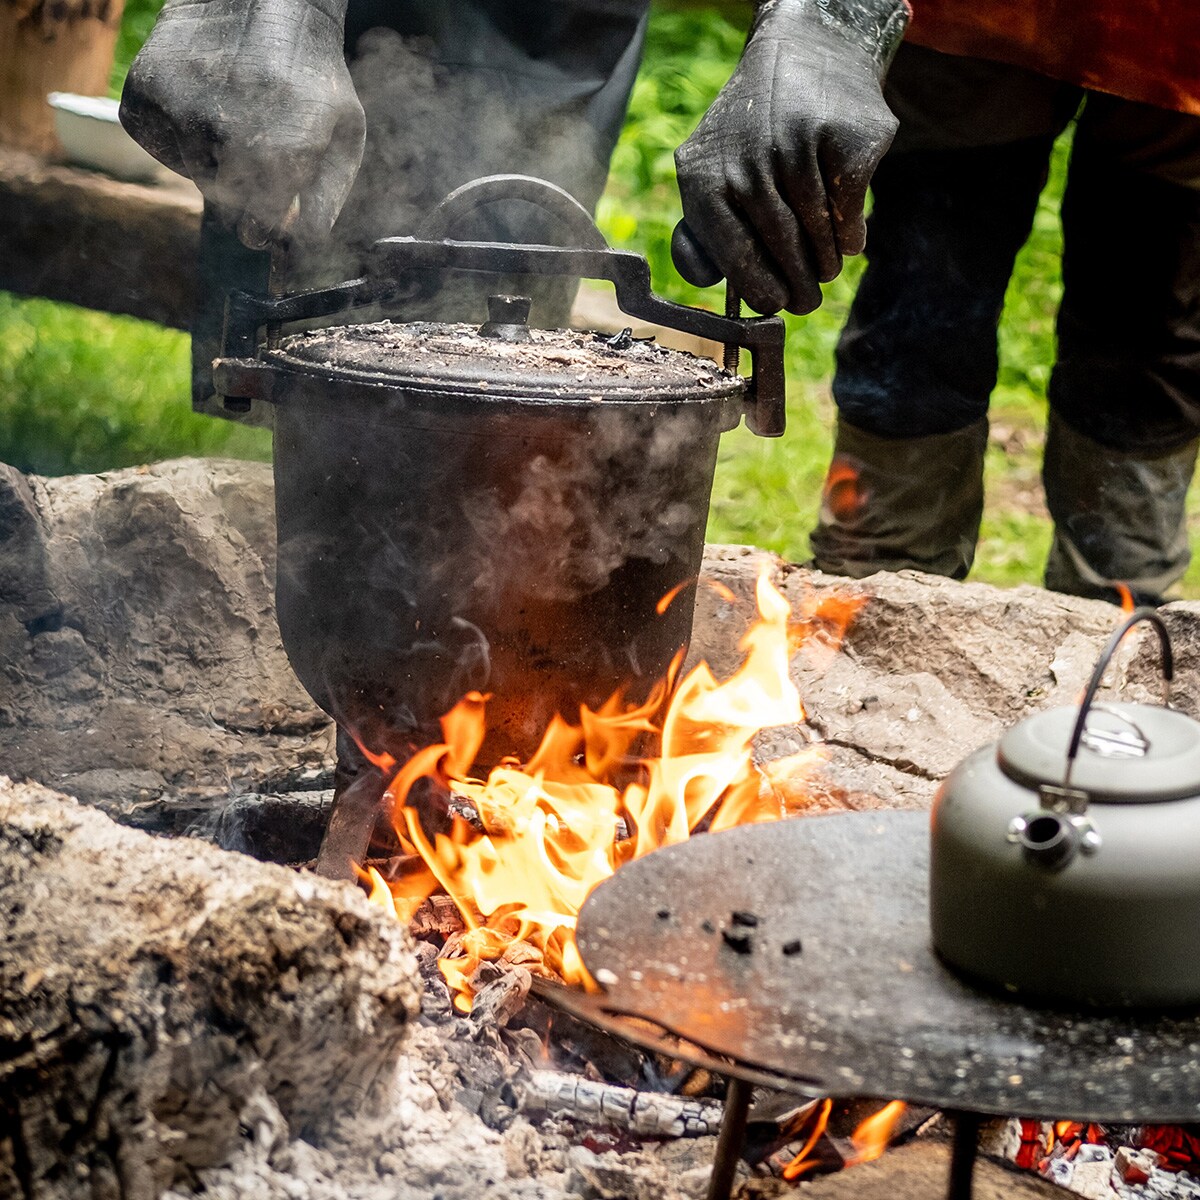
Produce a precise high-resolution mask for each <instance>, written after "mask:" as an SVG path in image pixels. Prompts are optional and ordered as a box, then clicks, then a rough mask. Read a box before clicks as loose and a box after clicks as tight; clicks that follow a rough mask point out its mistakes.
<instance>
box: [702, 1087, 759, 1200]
mask: <svg viewBox="0 0 1200 1200" xmlns="http://www.w3.org/2000/svg"><path fill="white" fill-rule="evenodd" d="M751 1091H752V1088H751V1086H750V1084H748V1083H747V1082H746V1081H745V1080H744V1079H730V1081H729V1087H728V1089H727V1090H726V1092H725V1115H724V1116H723V1117H722V1118H721V1132H720V1133H719V1134H718V1135H717V1152H716V1154H715V1155H714V1156H713V1169H712V1175H711V1176H710V1178H709V1181H708V1198H707V1200H729V1193H730V1192H732V1191H733V1180H734V1176H735V1175H736V1174H737V1165H738V1159H739V1158H740V1157H741V1154H742V1146H743V1145H744V1144H745V1141H746V1119H747V1118H748V1117H749V1115H750V1092H751Z"/></svg>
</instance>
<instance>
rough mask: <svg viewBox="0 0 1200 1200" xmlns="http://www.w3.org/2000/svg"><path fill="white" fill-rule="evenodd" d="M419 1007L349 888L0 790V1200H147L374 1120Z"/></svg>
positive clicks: (28, 791) (39, 793) (390, 941)
mask: <svg viewBox="0 0 1200 1200" xmlns="http://www.w3.org/2000/svg"><path fill="white" fill-rule="evenodd" d="M419 989H420V984H419V977H418V975H417V969H416V960H415V956H414V955H413V954H412V951H411V941H410V939H409V937H408V934H407V932H406V931H405V930H404V928H403V927H402V926H401V925H400V924H399V923H398V922H396V921H395V920H393V919H391V918H390V917H388V916H386V915H383V914H382V913H381V912H380V911H379V910H377V909H374V908H372V907H371V906H370V905H369V904H368V903H367V902H366V900H365V898H364V897H363V895H362V893H361V892H360V891H359V889H358V888H356V887H353V886H350V885H341V884H335V883H330V882H327V881H325V880H321V879H317V878H316V877H314V876H310V875H300V874H297V873H295V872H292V871H288V870H285V869H283V868H280V867H272V866H264V865H261V864H259V863H256V862H254V861H253V860H252V859H249V858H246V857H244V856H242V855H235V854H229V853H225V852H223V851H220V850H217V849H215V848H213V847H211V846H207V845H205V844H203V843H201V842H197V841H194V840H192V839H186V838H180V839H163V838H153V837H149V836H147V835H146V834H144V833H140V832H137V831H134V830H130V829H123V828H122V827H120V826H119V825H116V824H114V823H113V822H112V821H110V820H109V819H108V818H107V817H105V816H104V815H103V814H101V813H100V812H97V811H96V810H94V809H91V808H88V807H85V806H83V805H80V804H78V803H76V802H75V801H73V800H70V799H68V798H66V797H63V796H59V795H57V794H55V793H53V792H50V791H48V790H47V789H45V788H42V787H40V786H37V785H32V784H14V783H12V782H11V781H9V780H7V779H5V778H2V777H0V1195H14V1194H20V1195H37V1196H39V1197H47V1198H49V1200H54V1198H56V1197H67V1196H74V1195H78V1194H81V1189H82V1191H84V1192H87V1194H91V1195H109V1194H111V1195H117V1194H120V1195H122V1196H124V1197H126V1198H127V1200H154V1198H156V1197H158V1196H159V1195H160V1194H161V1192H162V1191H163V1189H164V1188H166V1187H169V1186H171V1185H172V1184H175V1183H179V1182H180V1181H183V1180H187V1179H189V1178H191V1177H192V1174H193V1173H194V1172H195V1171H197V1170H200V1169H202V1168H208V1167H217V1166H220V1165H222V1164H223V1163H224V1162H226V1160H227V1159H228V1158H229V1157H230V1156H231V1155H233V1154H234V1153H235V1151H236V1150H237V1148H238V1147H239V1145H240V1144H241V1143H242V1141H243V1140H244V1139H246V1138H250V1139H251V1140H252V1141H255V1142H256V1143H261V1146H262V1147H263V1148H264V1152H266V1151H269V1150H270V1148H271V1147H272V1146H275V1145H277V1144H280V1143H281V1141H282V1139H283V1137H284V1131H285V1128H286V1126H290V1127H291V1128H292V1129H293V1130H294V1131H295V1132H296V1133H298V1134H301V1135H303V1134H305V1133H308V1134H311V1135H314V1136H316V1135H319V1134H320V1132H321V1131H322V1130H323V1129H325V1128H326V1127H327V1126H328V1125H329V1122H330V1120H331V1114H333V1113H334V1112H336V1111H337V1109H338V1108H339V1106H353V1107H354V1108H355V1109H356V1110H362V1111H370V1110H371V1107H372V1104H373V1103H375V1102H376V1101H375V1100H373V1097H375V1096H376V1093H380V1096H379V1097H378V1101H379V1102H382V1094H381V1081H382V1082H383V1083H386V1082H388V1079H389V1077H390V1075H391V1073H392V1072H393V1071H394V1069H395V1066H396V1063H397V1062H398V1059H399V1056H400V1053H401V1050H402V1048H403V1041H404V1038H405V1035H406V1031H407V1028H408V1025H409V1023H410V1022H411V1021H412V1020H413V1018H414V1017H415V1014H416V1011H417V1004H418V995H419ZM284 1123H286V1126H285V1124H284ZM84 1181H88V1182H84Z"/></svg>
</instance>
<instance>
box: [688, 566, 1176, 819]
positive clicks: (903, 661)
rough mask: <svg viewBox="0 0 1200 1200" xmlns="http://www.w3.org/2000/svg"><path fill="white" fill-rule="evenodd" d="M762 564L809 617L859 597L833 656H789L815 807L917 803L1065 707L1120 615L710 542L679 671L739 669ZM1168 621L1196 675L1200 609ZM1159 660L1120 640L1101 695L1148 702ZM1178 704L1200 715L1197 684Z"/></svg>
mask: <svg viewBox="0 0 1200 1200" xmlns="http://www.w3.org/2000/svg"><path fill="white" fill-rule="evenodd" d="M763 566H765V567H766V568H767V569H768V570H769V571H770V572H771V574H772V577H773V579H774V581H775V583H776V585H777V586H779V587H780V588H781V590H782V591H783V593H784V595H785V596H787V598H788V600H789V602H790V603H791V605H792V610H793V613H794V614H799V613H803V612H805V611H808V610H811V609H812V608H813V601H814V599H815V600H817V601H827V600H836V599H838V598H841V597H845V598H850V597H860V598H861V599H862V600H863V603H862V606H861V607H860V608H859V610H858V612H857V614H856V616H855V617H854V618H853V621H852V623H851V624H850V627H849V630H848V632H847V634H846V636H845V639H844V642H843V647H842V650H841V652H840V653H837V654H834V653H831V652H830V651H829V649H828V647H827V646H822V643H821V641H820V639H815V640H812V641H810V643H808V644H807V645H806V647H804V648H802V649H801V650H800V652H799V653H798V654H797V655H796V656H795V657H794V658H793V660H792V667H791V671H792V678H793V680H794V681H795V682H796V684H797V686H798V688H799V690H800V694H801V697H802V698H803V701H804V705H805V709H806V711H807V713H808V726H809V730H810V733H809V736H810V737H811V736H812V735H813V734H815V735H816V737H817V738H818V739H819V740H822V741H824V742H825V744H826V746H827V747H828V749H829V752H830V753H829V758H828V762H827V764H826V766H825V768H824V770H823V771H821V772H820V773H819V775H818V776H817V778H816V779H815V780H814V781H812V783H811V784H810V785H809V787H808V793H809V796H810V797H811V808H812V809H813V810H814V811H821V810H825V809H829V808H870V807H879V808H922V807H925V806H927V805H928V804H929V802H930V800H931V799H932V797H933V794H934V792H935V791H936V790H937V786H938V784H939V783H940V781H941V780H942V779H943V778H944V777H945V776H946V774H948V773H949V771H950V770H952V769H953V767H954V766H955V765H956V764H957V763H958V762H959V761H961V759H962V758H964V757H965V756H966V755H967V754H969V753H971V752H972V751H973V750H975V749H977V748H978V747H979V746H981V745H983V744H985V743H986V742H989V741H992V740H993V739H995V738H997V737H999V736H1000V735H1001V733H1003V732H1004V730H1005V729H1007V728H1009V727H1010V726H1011V725H1012V724H1014V723H1015V722H1016V721H1018V720H1020V719H1021V718H1022V717H1025V716H1028V715H1029V714H1031V713H1033V712H1035V711H1038V710H1040V709H1043V708H1049V707H1053V706H1056V705H1062V704H1073V703H1075V702H1076V701H1077V699H1078V695H1079V692H1080V691H1081V689H1082V688H1083V685H1084V684H1085V683H1086V681H1087V678H1088V676H1089V675H1090V673H1091V670H1092V666H1093V664H1094V663H1095V661H1096V658H1097V657H1098V655H1099V653H1100V651H1101V649H1102V648H1103V646H1104V644H1105V642H1106V640H1107V638H1108V636H1109V634H1110V633H1111V631H1112V630H1113V628H1114V627H1115V626H1116V624H1117V622H1118V621H1119V620H1120V619H1121V616H1122V614H1121V613H1120V610H1119V609H1117V608H1115V607H1114V606H1112V605H1110V604H1106V603H1104V602H1102V601H1097V600H1081V599H1077V598H1075V597H1072V596H1062V595H1059V594H1057V593H1054V592H1047V591H1045V590H1043V589H1041V588H1034V587H1018V588H1012V589H1001V588H996V587H991V586H989V585H987V584H972V583H958V582H955V581H953V580H949V579H943V578H941V577H938V576H933V575H923V574H921V573H919V572H916V571H902V572H900V573H898V574H886V573H880V574H878V575H873V576H871V577H869V578H867V579H864V580H861V581H851V580H846V579H841V578H838V577H836V576H830V575H824V574H822V573H821V572H819V571H813V570H810V569H808V568H805V567H799V566H793V565H790V564H787V563H784V562H782V561H781V560H780V559H778V558H775V557H774V556H772V555H768V554H765V553H764V552H762V551H759V550H755V549H753V548H752V547H746V546H710V547H709V548H708V554H707V556H706V558H705V574H704V579H705V580H707V581H708V586H702V587H701V588H700V589H699V592H700V594H699V598H698V600H697V609H696V611H697V620H696V628H695V633H694V636H693V642H692V647H691V652H690V655H689V661H690V662H691V661H696V660H697V659H699V658H705V659H707V660H708V662H709V663H710V664H711V665H712V666H713V667H714V669H715V670H716V672H717V674H718V675H719V676H722V677H724V676H725V675H727V674H728V673H729V672H730V671H732V670H733V669H734V668H735V667H736V666H737V665H739V663H740V657H739V656H738V655H737V653H736V644H737V641H738V639H739V638H740V636H741V634H742V632H743V631H744V630H745V628H746V626H747V624H748V623H749V621H750V619H751V618H752V617H753V615H754V612H755V607H754V601H753V596H754V584H755V580H756V578H757V576H758V572H759V570H760V569H761V568H762V567H763ZM727 596H732V597H733V599H732V600H730V599H727V598H725V597H727ZM1165 611H1166V613H1167V614H1168V619H1169V620H1170V621H1171V622H1172V623H1173V625H1174V626H1176V627H1178V628H1179V630H1180V631H1181V635H1177V636H1180V655H1179V657H1180V661H1181V664H1182V663H1184V662H1192V661H1193V660H1194V661H1195V663H1196V665H1197V666H1200V604H1196V605H1184V604H1175V605H1171V606H1170V607H1169V608H1168V609H1167V610H1165ZM1156 664H1157V640H1156V639H1155V637H1154V635H1153V633H1152V632H1150V631H1149V630H1148V629H1146V628H1144V627H1143V628H1142V629H1141V630H1138V631H1135V632H1134V633H1131V634H1130V636H1129V638H1128V639H1127V642H1126V643H1125V645H1124V646H1123V647H1122V650H1121V652H1120V654H1119V655H1118V661H1117V663H1116V665H1115V667H1114V669H1113V671H1112V672H1111V675H1110V680H1109V684H1110V686H1109V687H1107V688H1106V689H1105V690H1104V692H1103V693H1102V694H1103V695H1105V696H1107V697H1109V698H1114V697H1116V696H1118V695H1119V696H1120V697H1121V698H1125V699H1129V698H1136V699H1148V698H1154V697H1156V696H1157V695H1158V693H1159V692H1160V691H1161V688H1160V687H1159V685H1158V684H1157V682H1156V680H1155V676H1154V673H1155V671H1156V669H1157V667H1156ZM1180 673H1181V675H1182V674H1184V673H1185V672H1184V671H1183V669H1182V666H1181V669H1180ZM1194 674H1195V673H1193V674H1190V675H1189V676H1188V677H1189V679H1190V678H1192V677H1193V676H1194ZM1176 699H1177V701H1178V702H1179V703H1180V705H1181V707H1184V708H1185V709H1187V710H1188V711H1192V712H1193V713H1195V712H1200V689H1198V690H1197V694H1196V695H1195V696H1193V695H1192V694H1191V692H1190V691H1189V690H1188V688H1187V686H1186V685H1181V686H1180V687H1179V688H1178V689H1177V695H1176ZM776 732H777V731H776ZM800 740H804V739H802V738H796V739H793V741H797V742H798V741H800Z"/></svg>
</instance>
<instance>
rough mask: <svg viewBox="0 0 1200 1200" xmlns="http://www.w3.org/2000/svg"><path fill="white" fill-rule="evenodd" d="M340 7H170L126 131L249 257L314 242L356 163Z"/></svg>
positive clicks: (141, 60) (198, 1)
mask: <svg viewBox="0 0 1200 1200" xmlns="http://www.w3.org/2000/svg"><path fill="white" fill-rule="evenodd" d="M345 18H346V0H168V2H167V4H166V6H165V7H164V8H163V10H162V13H161V15H160V16H159V18H158V24H157V25H155V27H154V30H153V32H152V33H151V34H150V37H149V38H148V39H147V41H146V44H145V45H144V46H143V47H142V51H141V53H140V54H139V55H138V56H137V58H136V59H135V60H134V63H133V66H132V67H131V68H130V71H129V77H128V79H127V80H126V82H125V91H124V93H123V94H122V96H121V123H122V124H123V125H124V126H125V128H126V129H127V130H128V131H129V133H130V134H131V135H132V136H133V137H134V138H135V139H136V140H137V141H138V142H140V143H141V144H142V145H143V146H144V147H145V148H146V149H147V150H148V151H149V152H150V153H151V154H153V155H154V157H155V158H157V159H158V160H159V161H160V162H162V163H165V164H166V165H167V166H168V167H170V168H171V169H172V170H173V171H177V172H179V173H180V174H181V175H187V176H188V177H190V178H191V179H192V180H193V181H194V182H195V183H196V186H197V187H199V188H200V190H201V192H203V193H204V196H205V198H206V199H207V200H208V201H210V202H211V203H212V204H213V205H215V206H216V207H217V208H218V209H220V210H222V212H223V213H224V214H225V215H226V216H227V217H228V218H229V219H230V220H231V221H236V222H237V224H238V233H239V235H240V236H241V238H242V241H243V242H245V243H246V244H247V245H248V246H251V247H253V248H258V247H261V246H263V245H266V244H267V243H268V242H269V241H273V240H274V241H282V240H292V239H294V240H296V241H300V242H313V241H318V240H320V239H321V238H323V237H324V236H325V235H327V234H328V233H329V230H330V228H331V227H332V225H333V222H334V221H335V220H336V219H337V215H338V213H339V212H340V211H341V208H342V205H343V204H344V203H345V200H346V196H347V195H348V194H349V191H350V186H351V184H353V182H354V177H355V175H356V174H357V172H358V168H359V164H360V163H361V161H362V153H363V139H364V135H365V129H366V120H365V118H364V116H363V110H362V105H361V104H359V102H358V96H357V95H356V94H355V91H354V84H353V83H352V82H351V79H350V72H349V71H348V70H347V69H346V61H345V57H344V55H343V49H342V39H343V35H344V32H343V31H344V26H345Z"/></svg>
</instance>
